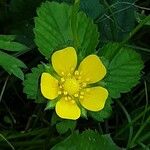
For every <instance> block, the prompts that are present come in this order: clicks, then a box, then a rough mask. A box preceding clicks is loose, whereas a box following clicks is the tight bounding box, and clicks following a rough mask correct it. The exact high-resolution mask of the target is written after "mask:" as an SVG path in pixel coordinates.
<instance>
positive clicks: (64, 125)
mask: <svg viewBox="0 0 150 150" xmlns="http://www.w3.org/2000/svg"><path fill="white" fill-rule="evenodd" d="M76 123H77V121H75V120H62V121H61V122H59V123H57V124H56V129H57V131H58V133H60V134H64V133H66V132H67V131H68V130H71V131H73V130H74V129H75V127H76Z"/></svg>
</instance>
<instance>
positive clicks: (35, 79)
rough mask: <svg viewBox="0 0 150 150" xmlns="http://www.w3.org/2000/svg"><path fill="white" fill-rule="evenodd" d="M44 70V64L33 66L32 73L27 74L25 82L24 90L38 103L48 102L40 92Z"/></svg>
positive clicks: (29, 97)
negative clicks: (40, 80)
mask: <svg viewBox="0 0 150 150" xmlns="http://www.w3.org/2000/svg"><path fill="white" fill-rule="evenodd" d="M44 71H45V68H44V66H43V65H38V66H37V67H35V68H32V70H31V73H28V74H26V75H25V80H24V82H23V85H24V88H23V92H24V93H26V94H27V98H28V99H33V100H35V102H36V103H43V102H46V100H45V99H44V98H43V96H42V95H41V93H40V87H39V86H40V83H39V78H40V76H41V74H42V73H43V72H44Z"/></svg>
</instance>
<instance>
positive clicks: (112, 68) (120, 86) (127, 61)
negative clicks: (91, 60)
mask: <svg viewBox="0 0 150 150" xmlns="http://www.w3.org/2000/svg"><path fill="white" fill-rule="evenodd" d="M118 47H119V44H117V43H113V44H112V43H109V44H108V45H106V46H104V48H103V49H101V50H100V55H102V56H103V57H105V58H107V59H108V61H109V65H108V66H107V75H106V78H105V79H104V82H105V83H106V89H108V91H109V94H110V96H111V97H112V98H118V97H120V93H126V92H129V91H130V90H131V88H133V87H134V86H135V85H136V84H137V83H138V81H139V79H140V77H141V70H142V68H143V61H142V60H141V57H140V55H139V54H138V53H137V52H135V51H134V50H133V49H130V48H127V47H122V48H121V49H118Z"/></svg>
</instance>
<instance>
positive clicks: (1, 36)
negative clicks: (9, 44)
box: [0, 35, 16, 41]
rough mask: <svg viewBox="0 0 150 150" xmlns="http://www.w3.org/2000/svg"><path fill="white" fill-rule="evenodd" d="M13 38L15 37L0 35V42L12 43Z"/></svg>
mask: <svg viewBox="0 0 150 150" xmlns="http://www.w3.org/2000/svg"><path fill="white" fill-rule="evenodd" d="M15 38H16V36H15V35H0V41H13V40H14V39H15Z"/></svg>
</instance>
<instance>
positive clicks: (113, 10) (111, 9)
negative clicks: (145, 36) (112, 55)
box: [96, 0, 136, 44]
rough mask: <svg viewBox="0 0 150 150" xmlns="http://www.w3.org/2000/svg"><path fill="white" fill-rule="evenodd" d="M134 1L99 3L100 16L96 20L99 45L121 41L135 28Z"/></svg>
mask: <svg viewBox="0 0 150 150" xmlns="http://www.w3.org/2000/svg"><path fill="white" fill-rule="evenodd" d="M134 1H135V0H112V1H106V0H105V1H99V2H100V3H101V5H99V7H100V8H99V9H100V10H101V12H102V13H101V14H100V15H99V17H98V18H97V20H96V23H98V26H99V29H100V31H101V41H100V42H101V43H102V44H104V43H106V42H107V41H118V42H120V41H122V40H123V39H124V38H125V37H126V36H127V35H129V33H130V32H131V31H132V30H133V29H134V26H135V22H136V20H135V8H134V5H133V3H134ZM102 6H103V7H102Z"/></svg>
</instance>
